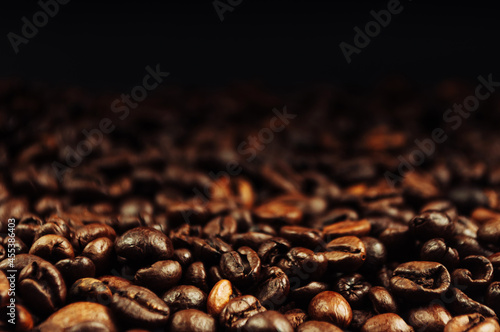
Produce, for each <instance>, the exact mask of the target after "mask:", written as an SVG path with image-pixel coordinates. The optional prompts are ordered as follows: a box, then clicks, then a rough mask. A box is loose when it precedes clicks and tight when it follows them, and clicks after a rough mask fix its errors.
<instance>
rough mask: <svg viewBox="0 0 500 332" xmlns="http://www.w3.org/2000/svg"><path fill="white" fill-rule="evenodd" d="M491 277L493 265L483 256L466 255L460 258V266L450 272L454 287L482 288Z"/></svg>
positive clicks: (487, 283)
mask: <svg viewBox="0 0 500 332" xmlns="http://www.w3.org/2000/svg"><path fill="white" fill-rule="evenodd" d="M492 279H493V265H492V264H491V262H490V261H489V260H488V259H487V258H486V257H484V256H468V257H465V258H464V259H463V260H462V263H461V268H458V269H456V270H455V271H453V273H452V274H451V280H452V282H453V285H454V286H455V287H458V286H460V287H465V288H467V289H468V290H477V289H484V288H485V287H487V286H488V285H489V284H490V282H491V280H492Z"/></svg>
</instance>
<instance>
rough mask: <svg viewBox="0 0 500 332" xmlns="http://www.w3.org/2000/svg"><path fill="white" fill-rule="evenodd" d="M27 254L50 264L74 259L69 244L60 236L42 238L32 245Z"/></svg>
mask: <svg viewBox="0 0 500 332" xmlns="http://www.w3.org/2000/svg"><path fill="white" fill-rule="evenodd" d="M29 253H30V254H31V255H36V256H39V257H42V258H44V259H46V260H47V261H49V262H52V263H55V262H58V261H60V260H62V259H66V258H69V259H73V258H74V257H75V254H74V252H73V247H72V246H71V243H70V242H69V241H68V240H67V239H66V238H64V237H62V236H60V235H45V236H42V237H41V238H39V239H38V240H36V241H35V243H33V245H32V246H31V249H30V252H29Z"/></svg>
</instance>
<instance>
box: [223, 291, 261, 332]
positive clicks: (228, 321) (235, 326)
mask: <svg viewBox="0 0 500 332" xmlns="http://www.w3.org/2000/svg"><path fill="white" fill-rule="evenodd" d="M264 311H266V309H265V308H264V307H263V306H262V305H261V304H260V302H259V300H257V298H256V297H254V296H251V295H243V296H238V297H235V298H233V299H231V300H229V302H228V303H227V304H226V306H225V307H224V309H222V311H221V313H220V318H219V321H220V324H221V326H222V327H223V328H224V329H226V330H228V331H237V330H239V329H242V328H243V326H245V324H246V323H247V321H248V319H249V318H250V317H252V316H254V315H257V314H258V313H260V312H264Z"/></svg>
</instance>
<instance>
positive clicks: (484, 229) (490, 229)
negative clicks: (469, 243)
mask: <svg viewBox="0 0 500 332" xmlns="http://www.w3.org/2000/svg"><path fill="white" fill-rule="evenodd" d="M477 239H478V240H479V242H481V243H483V244H485V245H491V246H493V247H494V248H495V250H500V248H499V247H500V219H493V220H489V221H487V222H485V223H484V224H482V225H481V226H480V227H479V229H478V231H477Z"/></svg>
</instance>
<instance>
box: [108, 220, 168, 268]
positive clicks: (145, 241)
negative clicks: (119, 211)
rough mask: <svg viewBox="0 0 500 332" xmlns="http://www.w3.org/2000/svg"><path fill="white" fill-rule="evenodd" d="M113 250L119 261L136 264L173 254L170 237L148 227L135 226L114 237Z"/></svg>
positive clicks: (163, 258)
mask: <svg viewBox="0 0 500 332" xmlns="http://www.w3.org/2000/svg"><path fill="white" fill-rule="evenodd" d="M115 251H116V255H117V256H118V260H119V261H121V262H123V263H126V264H131V265H136V266H146V265H148V264H149V263H154V262H156V261H157V260H167V259H169V258H171V257H172V255H173V254H174V248H173V246H172V242H171V241H170V239H169V238H168V237H167V236H166V235H165V234H163V233H162V232H160V231H158V230H156V229H153V228H149V227H137V228H134V229H131V230H129V231H127V232H125V234H123V235H122V236H120V237H119V238H117V239H116V242H115Z"/></svg>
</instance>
